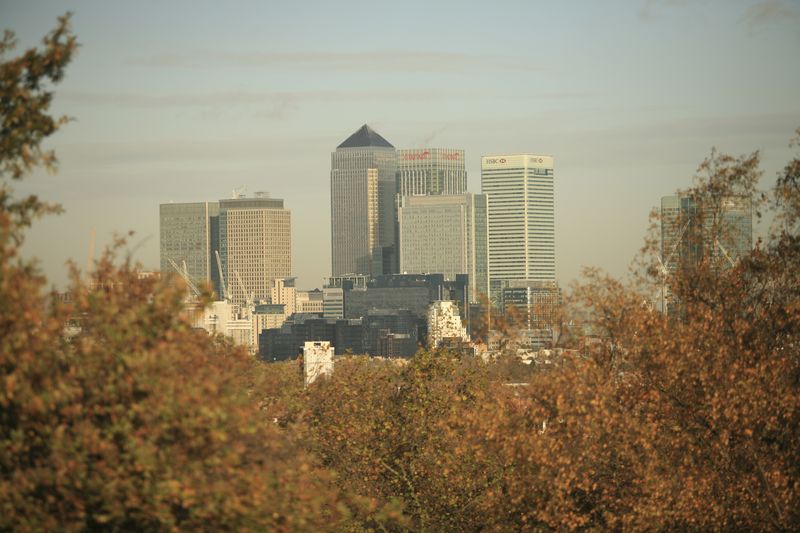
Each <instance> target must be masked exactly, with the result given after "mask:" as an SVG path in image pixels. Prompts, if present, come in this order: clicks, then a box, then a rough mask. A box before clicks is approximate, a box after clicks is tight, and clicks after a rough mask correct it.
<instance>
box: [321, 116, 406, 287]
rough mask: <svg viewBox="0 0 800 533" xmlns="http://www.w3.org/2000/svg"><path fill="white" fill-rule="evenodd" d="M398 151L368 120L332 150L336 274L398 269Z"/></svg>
mask: <svg viewBox="0 0 800 533" xmlns="http://www.w3.org/2000/svg"><path fill="white" fill-rule="evenodd" d="M396 171H397V152H396V151H395V149H394V146H392V145H391V144H389V142H388V141H387V140H386V139H384V138H383V137H381V136H380V135H378V134H377V133H376V132H375V131H373V130H372V129H371V128H370V127H369V126H367V125H366V124H364V125H363V126H362V127H361V128H360V129H359V130H358V131H356V132H355V133H353V134H352V135H351V136H350V137H348V138H347V139H346V140H345V141H344V142H342V144H340V145H339V146H338V147H337V148H336V151H335V152H333V153H332V154H331V251H332V273H333V275H334V276H339V275H344V274H367V275H373V276H374V275H379V274H384V273H391V272H394V270H395V268H396V267H395V264H396V262H397V260H396V257H395V255H396V250H395V220H396V208H395V192H396Z"/></svg>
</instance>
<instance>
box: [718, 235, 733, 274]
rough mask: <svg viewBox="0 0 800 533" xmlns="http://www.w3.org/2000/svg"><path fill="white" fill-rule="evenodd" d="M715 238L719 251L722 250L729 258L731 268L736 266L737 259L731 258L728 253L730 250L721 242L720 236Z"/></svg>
mask: <svg viewBox="0 0 800 533" xmlns="http://www.w3.org/2000/svg"><path fill="white" fill-rule="evenodd" d="M714 240H715V241H716V242H717V248H719V251H720V252H722V255H723V256H724V257H725V259H727V260H728V263H730V265H731V268H733V267H735V266H736V261H734V260H733V259H731V256H730V254H728V250H726V249H725V247H724V246H722V243H721V242H719V238H715V239H714Z"/></svg>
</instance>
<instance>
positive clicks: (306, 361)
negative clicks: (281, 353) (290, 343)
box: [303, 341, 334, 387]
mask: <svg viewBox="0 0 800 533" xmlns="http://www.w3.org/2000/svg"><path fill="white" fill-rule="evenodd" d="M333 350H334V348H333V346H331V343H330V342H328V341H311V342H306V343H305V345H304V346H303V366H304V368H303V375H304V376H305V386H306V387H308V386H309V385H310V384H311V383H314V382H315V381H316V380H317V378H318V377H320V376H330V375H332V374H333Z"/></svg>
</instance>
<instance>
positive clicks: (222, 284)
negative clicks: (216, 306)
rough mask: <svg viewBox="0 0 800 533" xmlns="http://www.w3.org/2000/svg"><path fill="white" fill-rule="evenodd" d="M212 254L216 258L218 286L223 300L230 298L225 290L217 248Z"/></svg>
mask: <svg viewBox="0 0 800 533" xmlns="http://www.w3.org/2000/svg"><path fill="white" fill-rule="evenodd" d="M214 256H215V257H216V258H217V272H218V273H219V288H220V291H222V294H220V296H222V299H223V300H226V301H227V300H230V297H229V296H228V293H227V291H226V290H225V276H223V275H222V260H221V259H220V258H219V250H214Z"/></svg>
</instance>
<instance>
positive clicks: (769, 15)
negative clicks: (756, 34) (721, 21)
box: [742, 0, 800, 31]
mask: <svg viewBox="0 0 800 533" xmlns="http://www.w3.org/2000/svg"><path fill="white" fill-rule="evenodd" d="M742 21H743V22H744V23H745V24H746V25H747V26H748V27H749V28H750V30H751V31H753V30H755V29H757V28H759V27H761V26H766V25H769V24H772V23H775V22H786V21H788V22H790V23H797V22H798V21H800V7H799V6H798V5H797V4H796V3H795V4H790V3H789V2H784V1H781V0H762V1H760V2H758V3H756V4H754V5H752V6H750V7H749V8H748V9H747V11H745V13H744V15H743V17H742Z"/></svg>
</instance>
